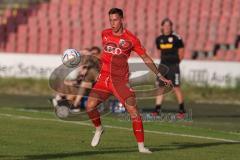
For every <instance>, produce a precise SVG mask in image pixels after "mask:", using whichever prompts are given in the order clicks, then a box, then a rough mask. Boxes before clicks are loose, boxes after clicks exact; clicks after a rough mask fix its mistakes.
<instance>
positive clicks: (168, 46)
mask: <svg viewBox="0 0 240 160" xmlns="http://www.w3.org/2000/svg"><path fill="white" fill-rule="evenodd" d="M160 48H161V49H171V48H173V44H172V43H166V44H160Z"/></svg>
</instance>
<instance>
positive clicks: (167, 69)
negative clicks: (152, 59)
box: [156, 64, 181, 87]
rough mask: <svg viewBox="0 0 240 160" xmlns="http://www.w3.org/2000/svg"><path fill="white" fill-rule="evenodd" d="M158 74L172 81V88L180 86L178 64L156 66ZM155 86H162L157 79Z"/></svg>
mask: <svg viewBox="0 0 240 160" xmlns="http://www.w3.org/2000/svg"><path fill="white" fill-rule="evenodd" d="M158 70H159V71H160V73H161V74H162V75H163V76H164V77H165V78H166V79H169V80H171V81H172V83H173V86H174V87H178V86H180V83H181V82H180V68H179V64H171V65H170V64H168V65H166V64H160V65H159V66H158ZM156 85H157V86H163V82H162V81H161V80H159V79H158V78H157V81H156Z"/></svg>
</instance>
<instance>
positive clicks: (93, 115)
mask: <svg viewBox="0 0 240 160" xmlns="http://www.w3.org/2000/svg"><path fill="white" fill-rule="evenodd" d="M87 114H88V117H89V118H90V119H91V121H92V123H93V124H94V126H95V127H96V129H97V128H99V127H101V119H100V113H99V111H98V109H97V108H94V109H89V108H88V109H87Z"/></svg>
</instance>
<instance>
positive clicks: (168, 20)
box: [161, 17, 173, 26]
mask: <svg viewBox="0 0 240 160" xmlns="http://www.w3.org/2000/svg"><path fill="white" fill-rule="evenodd" d="M166 22H169V23H170V25H171V26H173V22H172V21H171V19H169V18H168V17H167V18H164V19H163V20H162V22H161V26H163V25H164V24H165V23H166Z"/></svg>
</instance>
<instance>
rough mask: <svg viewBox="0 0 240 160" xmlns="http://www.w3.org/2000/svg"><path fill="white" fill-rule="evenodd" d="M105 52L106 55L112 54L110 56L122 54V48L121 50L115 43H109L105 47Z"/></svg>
mask: <svg viewBox="0 0 240 160" xmlns="http://www.w3.org/2000/svg"><path fill="white" fill-rule="evenodd" d="M104 51H105V52H106V53H110V54H114V55H119V54H122V50H121V48H119V47H118V46H117V45H116V44H115V43H107V44H106V45H105V46H104Z"/></svg>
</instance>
